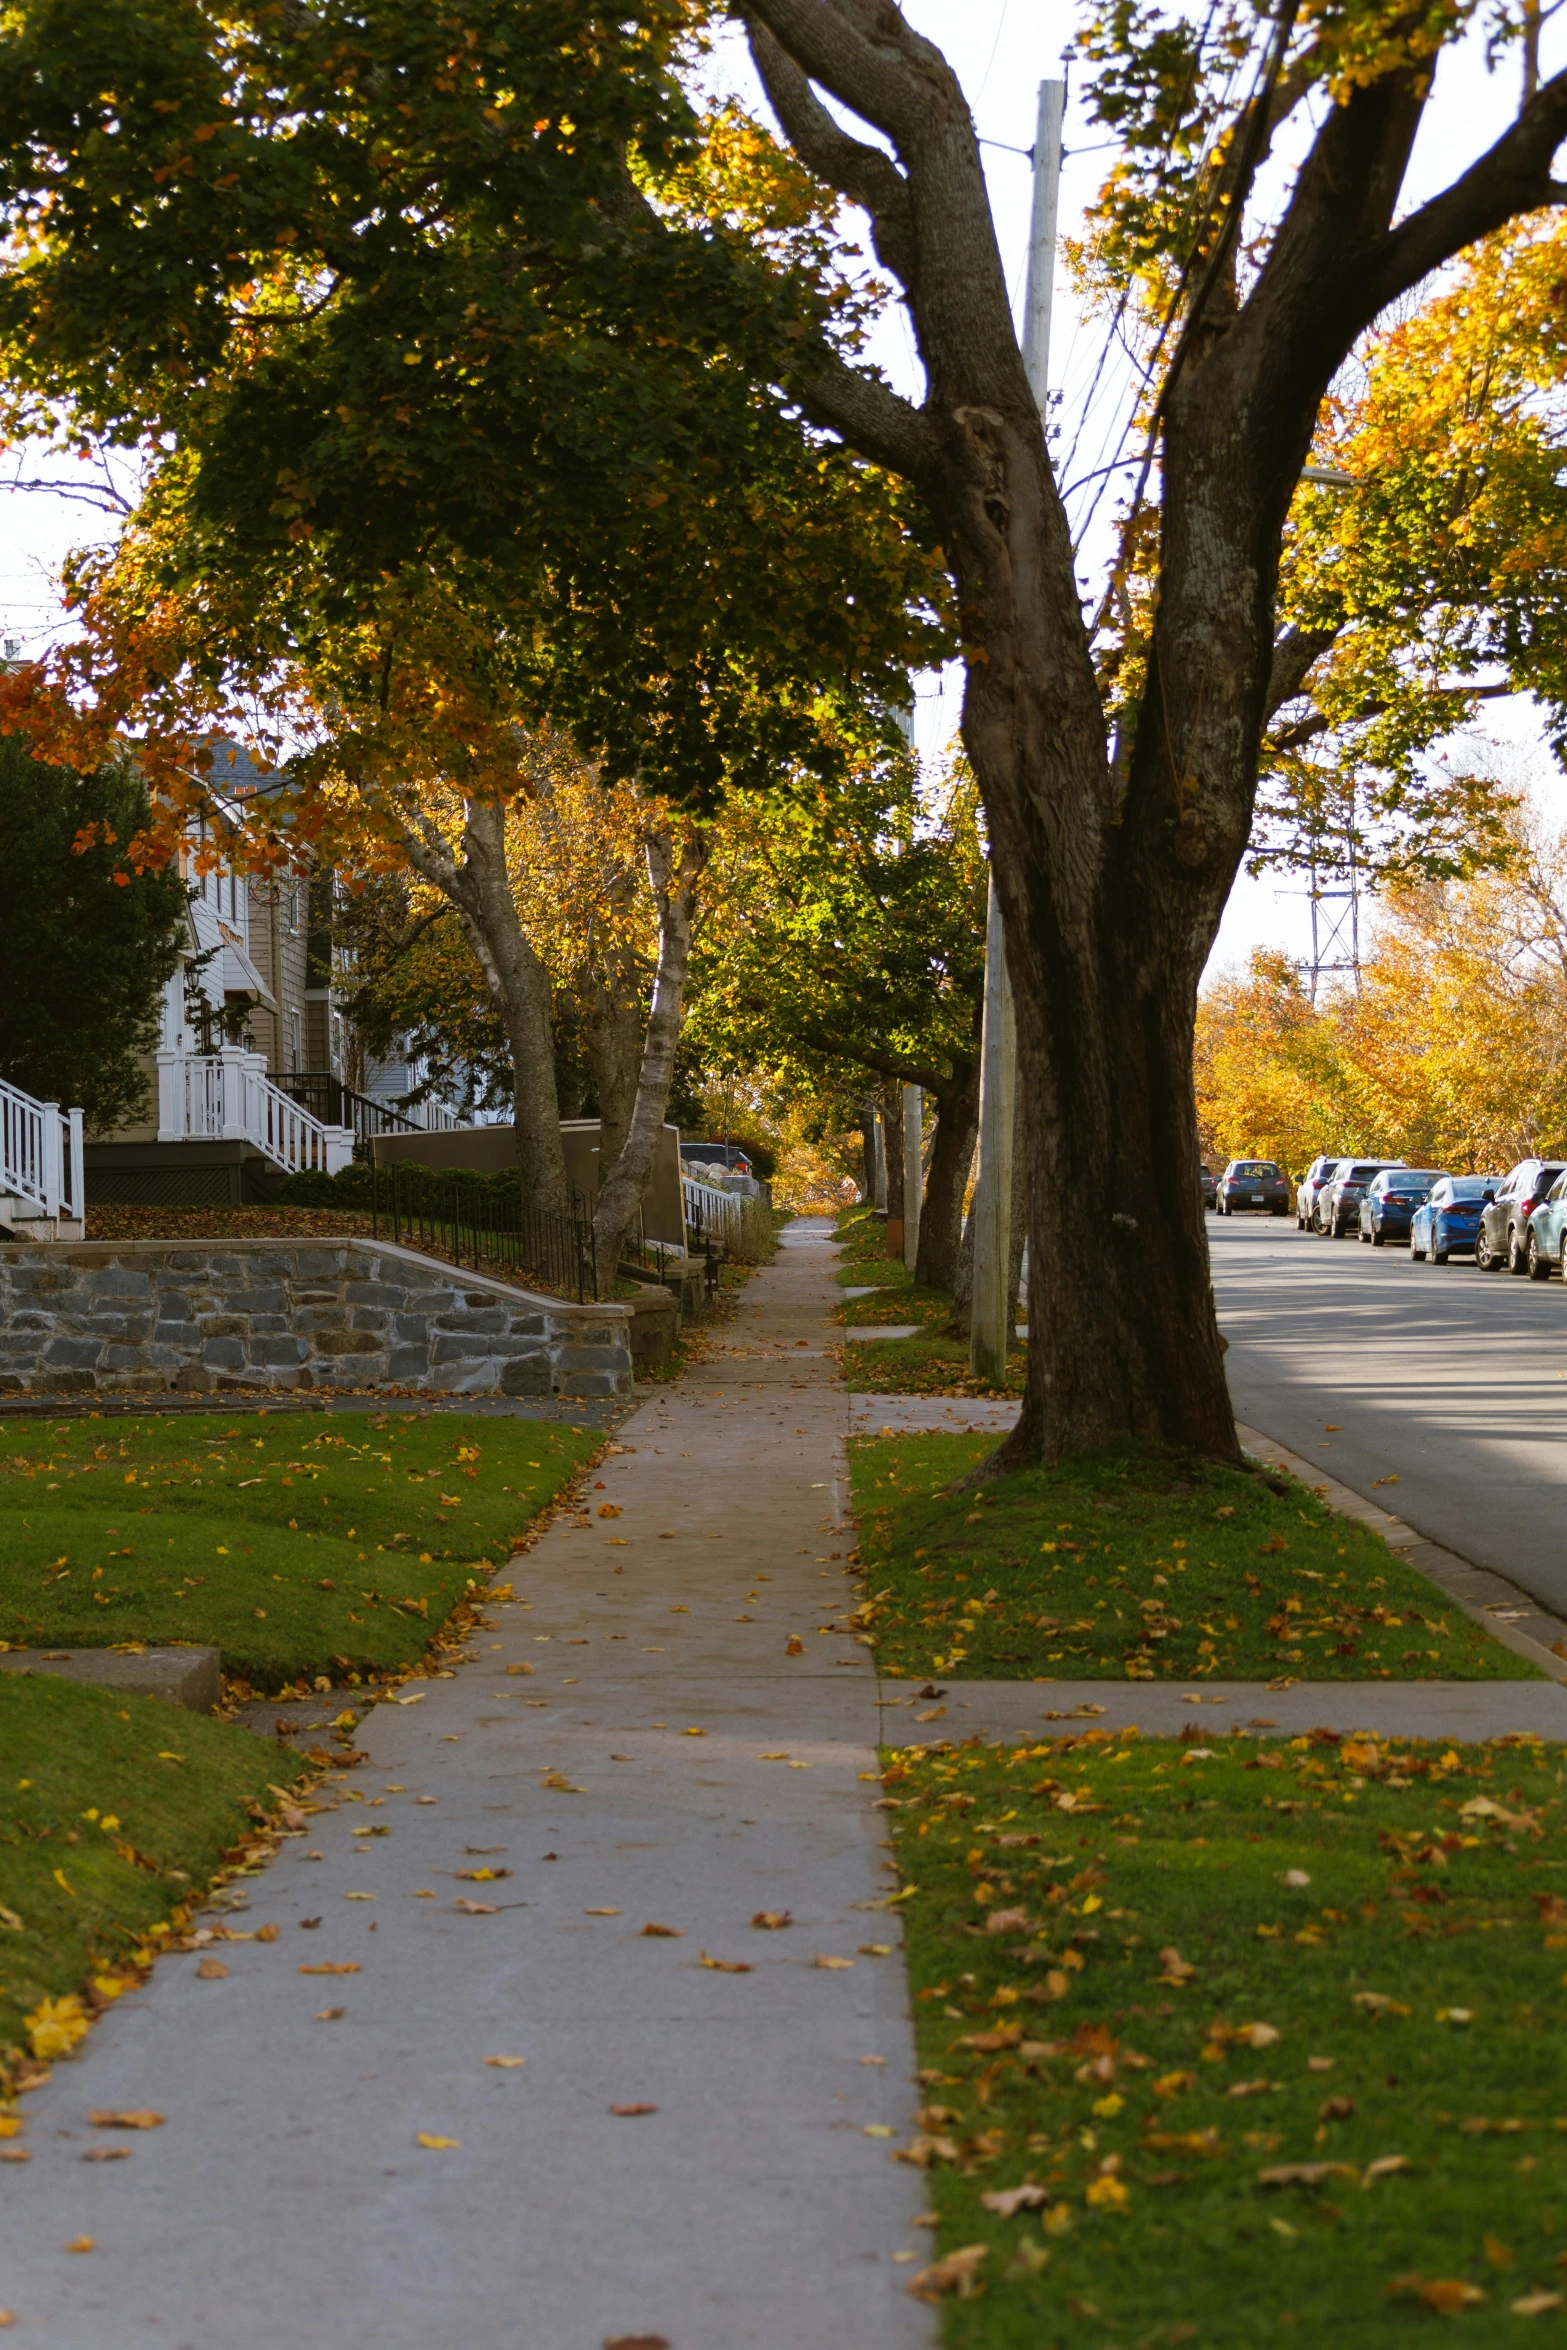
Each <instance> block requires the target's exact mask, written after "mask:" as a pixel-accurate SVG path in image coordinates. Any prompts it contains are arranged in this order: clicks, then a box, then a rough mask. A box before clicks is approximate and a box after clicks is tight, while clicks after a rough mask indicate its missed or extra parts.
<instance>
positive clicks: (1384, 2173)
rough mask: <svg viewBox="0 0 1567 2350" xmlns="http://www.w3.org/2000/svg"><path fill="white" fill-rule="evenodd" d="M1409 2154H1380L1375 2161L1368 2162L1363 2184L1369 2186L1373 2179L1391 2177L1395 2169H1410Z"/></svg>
mask: <svg viewBox="0 0 1567 2350" xmlns="http://www.w3.org/2000/svg"><path fill="white" fill-rule="evenodd" d="M1408 2168H1409V2157H1408V2155H1407V2154H1379V2155H1378V2156H1377V2158H1376V2161H1375V2162H1368V2163H1367V2165H1366V2167H1365V2170H1364V2172H1363V2173H1362V2175H1361V2181H1360V2183H1361V2185H1362V2186H1363V2187H1369V2186H1370V2184H1371V2182H1372V2180H1373V2179H1390V2178H1391V2177H1392V2176H1393V2173H1394V2172H1395V2171H1401V2170H1408Z"/></svg>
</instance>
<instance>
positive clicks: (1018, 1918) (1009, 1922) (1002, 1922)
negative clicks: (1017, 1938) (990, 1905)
mask: <svg viewBox="0 0 1567 2350" xmlns="http://www.w3.org/2000/svg"><path fill="white" fill-rule="evenodd" d="M985 1931H986V1933H987V1934H1024V1933H1026V1932H1027V1931H1028V1911H1027V1910H1026V1909H993V1910H992V1911H991V1913H990V1915H989V1917H988V1918H986V1920H985Z"/></svg>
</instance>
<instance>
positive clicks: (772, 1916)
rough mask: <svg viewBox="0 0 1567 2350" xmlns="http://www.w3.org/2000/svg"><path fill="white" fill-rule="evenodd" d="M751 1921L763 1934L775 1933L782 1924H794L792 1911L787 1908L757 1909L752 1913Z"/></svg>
mask: <svg viewBox="0 0 1567 2350" xmlns="http://www.w3.org/2000/svg"><path fill="white" fill-rule="evenodd" d="M751 1923H752V1925H753V1926H756V1927H759V1928H760V1930H761V1931H762V1932H763V1933H764V1934H776V1933H778V1932H779V1931H780V1930H781V1929H782V1928H783V1927H784V1926H792V1925H793V1924H794V1913H793V1911H792V1910H787V1909H759V1910H757V1911H756V1912H755V1914H754V1915H753V1917H752V1919H751Z"/></svg>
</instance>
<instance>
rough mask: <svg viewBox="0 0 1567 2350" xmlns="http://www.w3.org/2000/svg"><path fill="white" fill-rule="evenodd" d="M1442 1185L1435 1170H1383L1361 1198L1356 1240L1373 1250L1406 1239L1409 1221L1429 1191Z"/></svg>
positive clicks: (1415, 1168) (1393, 1168)
mask: <svg viewBox="0 0 1567 2350" xmlns="http://www.w3.org/2000/svg"><path fill="white" fill-rule="evenodd" d="M1441 1181H1442V1171H1441V1169H1440V1168H1439V1167H1384V1168H1383V1170H1382V1172H1381V1174H1380V1175H1376V1176H1373V1177H1372V1180H1371V1181H1370V1183H1368V1184H1367V1186H1366V1188H1365V1191H1364V1192H1363V1193H1362V1195H1361V1201H1360V1237H1361V1239H1362V1240H1369V1241H1370V1243H1371V1245H1372V1247H1373V1248H1386V1246H1387V1244H1388V1242H1389V1241H1390V1240H1407V1239H1408V1238H1409V1225H1410V1219H1411V1217H1412V1216H1413V1215H1414V1212H1415V1210H1416V1208H1418V1207H1419V1205H1420V1203H1421V1201H1422V1200H1423V1199H1424V1198H1425V1196H1426V1194H1427V1193H1428V1192H1429V1191H1430V1190H1431V1188H1432V1186H1433V1184H1437V1183H1440V1182H1441Z"/></svg>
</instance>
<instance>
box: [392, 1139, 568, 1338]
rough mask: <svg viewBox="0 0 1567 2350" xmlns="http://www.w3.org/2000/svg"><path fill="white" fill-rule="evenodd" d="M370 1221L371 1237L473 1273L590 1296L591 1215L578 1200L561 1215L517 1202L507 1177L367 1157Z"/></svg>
mask: <svg viewBox="0 0 1567 2350" xmlns="http://www.w3.org/2000/svg"><path fill="white" fill-rule="evenodd" d="M370 1221H371V1229H372V1231H373V1232H374V1234H375V1237H376V1238H377V1239H378V1240H392V1241H397V1242H399V1243H401V1244H402V1245H403V1246H404V1247H407V1248H418V1249H424V1250H425V1251H426V1252H427V1253H428V1254H430V1255H432V1256H440V1257H447V1258H449V1259H450V1261H451V1262H452V1263H453V1264H454V1265H464V1264H466V1265H471V1266H472V1267H473V1269H474V1271H475V1272H480V1273H483V1272H494V1271H500V1272H503V1273H504V1274H505V1275H506V1276H507V1277H509V1278H513V1279H514V1278H516V1277H517V1276H518V1275H523V1276H526V1277H527V1278H529V1279H531V1280H532V1281H534V1282H535V1283H537V1284H538V1285H539V1286H540V1287H542V1288H545V1289H553V1290H556V1291H558V1292H559V1293H560V1294H561V1295H563V1296H568V1297H570V1296H575V1297H576V1298H577V1299H578V1300H579V1301H581V1302H583V1303H586V1301H587V1300H588V1299H590V1298H594V1297H596V1296H597V1295H598V1252H597V1249H596V1247H595V1245H594V1239H593V1219H592V1218H591V1216H589V1215H588V1214H587V1212H586V1209H585V1208H584V1206H583V1203H582V1202H581V1201H580V1200H578V1201H575V1202H574V1203H573V1213H572V1214H571V1215H569V1216H557V1215H552V1214H550V1213H549V1212H548V1211H546V1210H544V1209H540V1208H528V1207H524V1205H523V1203H522V1198H521V1194H520V1192H519V1190H518V1186H517V1180H516V1177H515V1176H484V1175H468V1174H463V1173H461V1172H456V1173H453V1172H447V1171H445V1170H442V1169H437V1168H433V1167H417V1166H410V1165H408V1164H407V1163H406V1162H403V1161H395V1162H394V1163H393V1164H392V1165H390V1166H386V1167H383V1166H381V1165H379V1164H378V1163H372V1165H371V1168H370Z"/></svg>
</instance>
